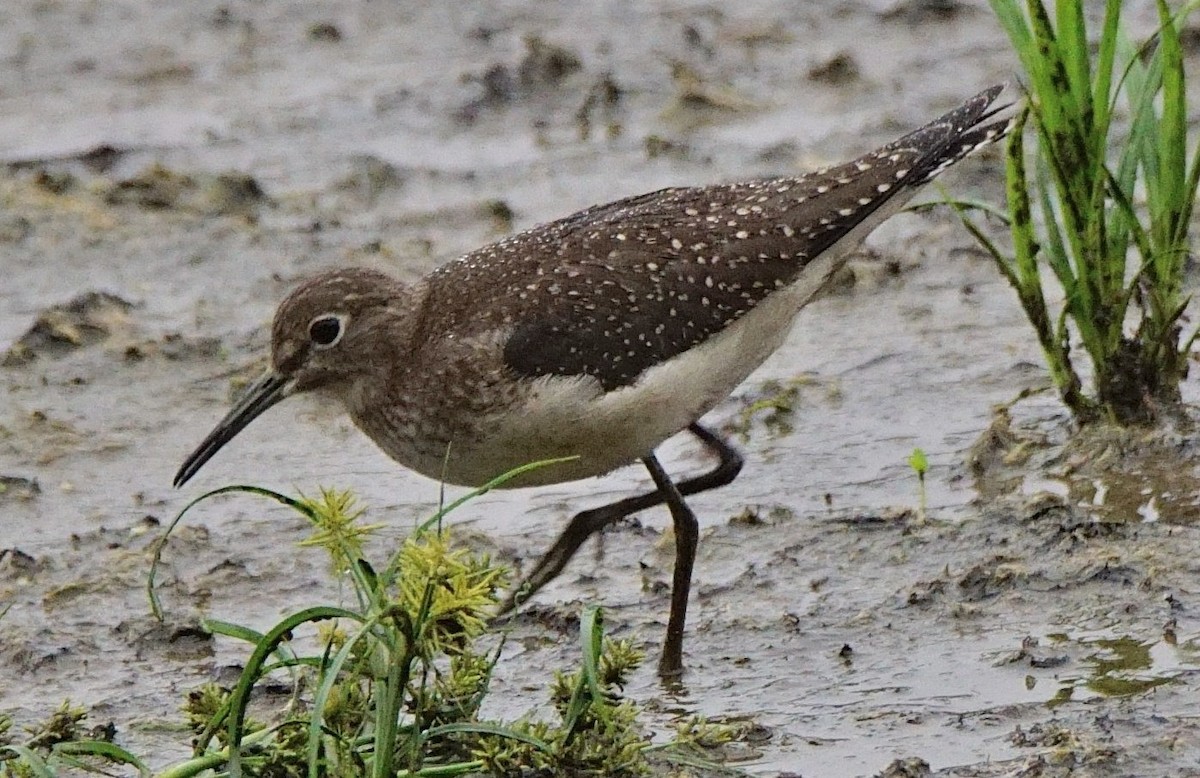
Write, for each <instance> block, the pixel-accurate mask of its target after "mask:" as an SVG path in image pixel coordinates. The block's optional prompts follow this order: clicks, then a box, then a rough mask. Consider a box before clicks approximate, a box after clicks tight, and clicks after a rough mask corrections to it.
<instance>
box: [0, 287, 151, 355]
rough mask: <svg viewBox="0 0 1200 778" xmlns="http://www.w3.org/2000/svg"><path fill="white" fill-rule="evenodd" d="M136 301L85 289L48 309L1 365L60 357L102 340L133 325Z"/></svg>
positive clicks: (14, 345)
mask: <svg viewBox="0 0 1200 778" xmlns="http://www.w3.org/2000/svg"><path fill="white" fill-rule="evenodd" d="M133 307H134V306H133V303H131V302H129V301H127V300H124V299H122V298H121V297H118V296H117V295H115V294H109V293H108V292H85V293H84V294H81V295H79V296H78V297H76V298H75V299H73V300H71V301H70V302H69V303H66V304H65V305H57V306H54V307H51V308H48V309H46V310H45V311H44V312H43V313H42V314H41V315H39V316H38V318H37V321H35V322H34V324H33V326H32V327H30V328H29V331H28V332H26V333H25V334H24V335H22V336H21V337H20V338H19V339H18V340H17V342H16V343H14V344H13V345H12V347H11V348H9V349H8V351H7V352H5V354H4V359H3V360H2V361H0V365H2V366H4V367H15V366H18V365H24V364H27V363H29V362H31V361H33V360H34V359H37V358H38V357H40V356H44V357H56V356H62V355H64V354H67V353H69V352H71V351H73V350H75V349H77V348H83V347H86V346H90V345H93V344H95V343H99V342H101V341H104V340H106V339H107V338H109V337H111V336H112V335H113V334H114V333H116V332H119V331H125V330H127V329H128V328H129V327H130V322H129V316H128V314H129V311H130V310H132V309H133Z"/></svg>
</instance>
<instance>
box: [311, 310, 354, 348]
mask: <svg viewBox="0 0 1200 778" xmlns="http://www.w3.org/2000/svg"><path fill="white" fill-rule="evenodd" d="M348 318H349V317H347V316H344V315H342V314H338V313H322V314H321V315H320V316H314V317H313V319H312V321H310V322H309V323H308V340H309V342H310V343H312V345H313V348H315V349H327V348H333V347H334V346H336V345H337V344H338V343H339V342H340V341H341V340H342V336H343V335H345V334H346V322H347V320H348Z"/></svg>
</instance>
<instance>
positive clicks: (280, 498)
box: [146, 484, 313, 621]
mask: <svg viewBox="0 0 1200 778" xmlns="http://www.w3.org/2000/svg"><path fill="white" fill-rule="evenodd" d="M231 493H244V494H255V495H259V496H262V497H269V498H271V499H272V500H275V501H276V502H281V503H283V504H284V505H287V506H288V507H289V508H292V509H294V510H296V511H299V512H300V513H302V514H304V515H305V516H308V518H309V519H310V520H311V519H312V518H313V514H312V511H311V510H310V509H309V508H308V506H306V505H304V504H303V503H301V502H299V501H298V500H294V499H292V498H291V497H288V496H286V495H283V494H280V493H279V492H274V491H271V490H270V489H264V488H262V487H261V486H249V485H246V484H234V485H232V486H222V487H221V488H220V489H213V490H212V491H211V492H205V493H204V494H202V495H200V496H199V497H197V498H195V499H194V500H192V501H191V502H189V503H188V504H187V505H185V506H183V510H181V511H179V513H177V514H175V518H174V519H172V520H171V523H170V524H168V525H167V528H166V529H165V530H163V533H162V535H160V536H159V538H158V540H157V541H155V543H154V550H153V556H152V559H151V561H150V572H149V574H148V575H147V576H146V595H147V596H148V597H149V599H150V611H151V612H152V613H153V614H154V618H156V619H158V620H159V621H162V620H163V609H162V603H160V602H159V599H158V592H157V591H156V590H155V588H154V581H155V578H156V577H157V574H158V566H159V564H160V563H161V562H162V552H163V548H165V547H166V545H167V540H168V539H169V538H170V537H171V533H172V532H174V531H175V528H176V527H177V526H179V523H180V522H181V521H183V517H184V516H185V515H186V514H187V513H188V512H189V511H190V510H191V509H192V508H194V507H195V506H196V505H198V504H200V503H202V502H204V501H205V500H208V499H210V498H212V497H216V496H217V495H221V494H231Z"/></svg>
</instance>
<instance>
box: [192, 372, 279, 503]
mask: <svg viewBox="0 0 1200 778" xmlns="http://www.w3.org/2000/svg"><path fill="white" fill-rule="evenodd" d="M290 388H291V386H290V381H289V379H288V378H286V377H284V376H281V375H279V374H278V373H276V372H275V371H274V370H271V371H268V372H267V374H266V375H264V376H263V377H262V378H260V379H258V380H257V381H255V382H254V384H253V385H252V386H251V387H250V388H249V389H247V390H246V393H245V394H244V395H242V399H240V400H238V402H237V405H235V406H233V409H232V410H231V411H229V413H227V414H226V415H225V418H223V419H221V421H220V423H218V424H217V426H216V428H214V429H213V431H212V432H210V433H208V437H207V438H205V439H204V442H203V443H201V444H200V445H199V446H197V447H196V450H195V451H193V452H192V454H191V456H189V457H188V458H187V459H186V460H184V462H183V466H182V467H180V468H179V472H178V473H176V474H175V481H174V484H175V486H177V487H178V486H183V485H184V484H185V483H187V482H188V479H190V478H191V477H192V476H194V475H195V474H196V471H198V470H199V469H200V468H201V467H203V466H204V463H205V462H207V461H208V460H209V459H211V458H212V456H213V454H216V453H217V452H218V451H220V450H221V447H222V446H224V445H225V444H226V443H228V442H229V441H231V440H233V438H234V436H235V435H237V434H238V433H239V432H241V431H242V430H244V429H245V428H246V425H247V424H249V423H250V422H252V421H254V420H255V419H256V418H258V417H259V416H260V415H261V414H262V412H263V411H265V410H267V409H268V408H270V407H271V406H272V405H274V404H275V403H277V402H279V401H280V400H282V399H283V398H285V397H287V396H288V394H290V391H289V390H290Z"/></svg>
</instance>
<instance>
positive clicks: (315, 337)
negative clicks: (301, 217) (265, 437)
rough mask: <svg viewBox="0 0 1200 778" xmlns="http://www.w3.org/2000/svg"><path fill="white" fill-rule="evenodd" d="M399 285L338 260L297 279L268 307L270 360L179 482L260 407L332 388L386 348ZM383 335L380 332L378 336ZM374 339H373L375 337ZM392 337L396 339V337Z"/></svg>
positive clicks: (371, 364) (375, 362)
mask: <svg viewBox="0 0 1200 778" xmlns="http://www.w3.org/2000/svg"><path fill="white" fill-rule="evenodd" d="M405 289H406V287H405V286H404V285H403V284H401V283H400V282H398V281H396V280H395V279H393V278H391V277H390V276H388V275H385V274H384V273H380V272H377V271H374V270H367V269H364V268H341V269H338V270H331V271H329V272H327V273H322V274H321V275H318V276H315V277H313V278H311V279H309V280H308V281H306V282H304V283H303V284H301V285H300V286H299V287H297V288H296V289H295V290H294V291H293V292H292V293H291V294H290V295H288V296H287V298H286V299H284V301H283V302H282V303H280V305H279V308H278V309H277V310H276V311H275V321H274V324H273V325H272V327H271V366H270V367H269V368H268V369H267V372H266V373H264V374H263V375H262V377H260V378H259V379H258V380H257V381H255V382H254V383H253V384H252V385H251V386H250V387H249V389H247V390H246V392H245V394H243V395H242V398H241V399H240V400H238V402H237V404H235V405H234V406H233V408H232V409H231V410H230V411H229V413H227V414H226V415H225V418H223V419H221V421H220V422H218V423H217V426H216V427H214V428H213V431H212V432H210V433H209V434H208V437H206V438H205V439H204V441H203V442H202V443H201V444H200V445H199V446H197V447H196V450H195V451H193V452H192V453H191V455H190V456H188V458H187V459H186V460H184V463H183V465H182V466H181V467H180V468H179V472H177V473H176V474H175V480H174V484H175V486H182V485H183V484H185V483H187V481H188V480H189V479H190V478H191V477H192V476H193V475H195V474H196V472H197V471H198V470H199V469H200V468H201V467H203V466H204V463H205V462H207V461H208V460H209V459H211V458H212V457H213V455H214V454H216V453H217V452H218V451H220V450H221V448H222V447H223V446H224V445H225V444H226V443H228V442H229V441H231V440H233V438H234V437H235V436H236V435H237V434H238V433H239V432H241V431H242V430H243V429H245V428H246V426H247V425H248V424H250V422H252V421H254V419H256V418H258V416H260V415H261V414H262V413H263V412H264V411H266V410H267V409H268V408H270V407H271V406H273V405H275V404H276V403H278V402H279V401H280V400H283V399H285V398H287V397H290V396H292V395H293V394H298V393H300V392H309V391H313V390H315V389H334V390H336V388H337V387H338V385H340V384H346V383H349V382H350V381H351V380H353V379H354V378H355V377H356V376H359V375H362V374H363V373H364V372H367V371H370V370H373V369H378V368H379V367H380V365H381V361H383V362H384V363H386V361H387V360H388V357H389V356H390V353H391V351H390V349H389V348H387V346H388V345H389V343H388V338H387V330H386V329H385V328H381V327H382V325H383V323H384V321H385V320H386V319H387V318H388V317H389V316H394V315H395V313H396V311H395V308H394V306H396V305H397V303H399V302H401V301H402V300H403V299H404V292H405ZM380 338H382V340H380ZM376 340H378V341H379V342H378V343H376V342H374V341H376ZM396 345H399V344H396Z"/></svg>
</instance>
